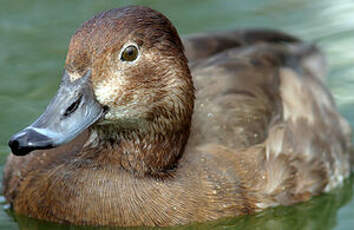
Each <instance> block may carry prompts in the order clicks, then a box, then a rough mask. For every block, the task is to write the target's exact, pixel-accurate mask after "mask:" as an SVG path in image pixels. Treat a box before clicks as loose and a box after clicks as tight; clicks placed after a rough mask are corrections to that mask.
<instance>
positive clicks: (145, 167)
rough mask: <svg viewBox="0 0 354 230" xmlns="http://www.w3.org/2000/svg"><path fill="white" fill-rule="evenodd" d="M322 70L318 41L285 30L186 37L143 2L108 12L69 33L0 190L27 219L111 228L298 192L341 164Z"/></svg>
mask: <svg viewBox="0 0 354 230" xmlns="http://www.w3.org/2000/svg"><path fill="white" fill-rule="evenodd" d="M184 47H185V51H184ZM187 60H189V62H188V61H187ZM324 75H325V61H324V58H323V56H322V54H321V52H320V51H319V50H318V49H317V48H316V47H315V46H314V45H311V44H307V43H304V42H302V41H300V40H299V39H297V38H295V37H293V36H290V35H287V34H284V33H281V32H277V31H269V30H244V31H227V32H219V33H212V34H199V35H194V36H190V37H187V38H185V39H184V40H183V41H182V40H181V39H180V38H179V36H178V34H177V32H176V29H175V28H174V26H173V25H172V24H171V22H170V21H169V20H168V19H167V18H166V17H165V16H164V15H162V14H161V13H159V12H157V11H155V10H152V9H150V8H147V7H142V6H129V7H125V8H120V9H112V10H108V11H105V12H103V13H100V14H98V15H96V16H94V17H93V18H91V19H90V20H88V21H87V22H85V23H84V24H83V25H82V26H81V27H80V28H79V29H78V30H77V31H76V33H75V34H74V35H73V37H72V39H71V42H70V45H69V50H68V55H67V58H66V62H65V67H64V73H63V77H62V82H61V84H60V87H59V90H58V92H57V94H56V96H55V97H54V98H53V99H52V101H51V102H50V104H49V105H48V107H47V108H46V110H45V112H44V113H43V114H42V115H41V116H40V117H39V118H38V119H37V120H36V121H35V122H34V123H33V124H31V125H30V126H28V127H27V128H25V129H23V130H22V131H20V132H18V133H17V134H15V135H14V136H13V137H12V138H11V139H10V141H9V145H10V147H11V150H12V153H13V154H11V155H9V157H8V160H7V163H6V166H5V169H4V179H3V188H4V194H5V197H6V199H7V200H8V202H10V203H11V205H12V207H13V209H14V211H15V212H16V213H19V214H23V215H27V216H30V217H33V218H38V219H43V220H48V221H53V222H59V223H72V224H78V225H117V226H139V225H149V226H167V225H177V224H187V223H190V222H203V221H210V220H215V219H218V218H222V217H231V216H238V215H244V214H251V213H254V212H257V211H261V210H263V209H265V208H268V207H272V206H276V205H290V204H293V203H296V202H301V201H306V200H308V199H309V198H310V197H311V196H314V195H317V194H320V193H321V192H325V191H329V190H331V189H332V188H334V187H335V186H337V185H340V184H341V183H342V181H343V179H344V178H346V177H347V176H348V175H349V174H350V163H349V161H350V159H349V158H350V154H349V150H350V148H351V137H350V136H351V129H350V126H349V125H348V123H347V122H346V121H345V119H343V117H342V116H341V115H340V114H339V113H338V112H337V109H336V105H335V102H334V100H333V97H332V96H331V94H330V93H329V91H328V90H327V89H326V87H325V84H324Z"/></svg>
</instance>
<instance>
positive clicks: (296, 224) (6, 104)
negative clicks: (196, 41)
mask: <svg viewBox="0 0 354 230" xmlns="http://www.w3.org/2000/svg"><path fill="white" fill-rule="evenodd" d="M1 3H2V4H1V7H0V34H1V36H0V50H1V52H0V69H1V74H0V76H1V77H0V79H1V83H0V108H2V109H0V120H1V122H0V170H1V171H2V167H3V165H4V163H5V157H6V155H7V154H8V152H9V149H8V148H7V145H6V142H7V140H8V138H9V137H10V136H11V134H12V133H14V132H15V131H17V130H19V129H20V128H21V127H24V126H25V125H27V124H29V123H31V121H33V120H34V119H35V118H36V117H37V116H38V115H39V114H40V113H41V112H42V111H43V109H44V108H45V105H46V104H47V103H48V101H49V99H50V98H51V97H52V96H53V94H54V92H55V91H56V88H57V85H58V83H59V81H60V76H61V73H62V68H63V62H64V58H65V53H66V49H67V46H68V43H69V39H70V37H71V35H72V33H73V32H74V31H75V29H76V28H77V27H78V26H79V25H80V24H81V23H82V22H84V21H85V20H87V19H88V18H89V17H91V16H93V15H95V14H96V13H97V12H99V11H102V10H104V9H109V8H114V7H120V6H123V5H125V4H126V2H125V1H117V0H106V1H89V0H84V1H82V0H81V1H79V0H73V1H45V0H16V1H12V0H2V1H1ZM130 4H144V5H149V6H151V7H152V8H155V9H157V10H160V11H161V12H163V13H164V14H166V15H167V16H168V17H169V18H170V19H171V20H172V22H173V23H174V24H175V25H176V27H177V29H178V31H179V32H180V33H182V34H188V33H193V32H201V31H208V30H222V29H231V28H244V27H268V28H276V29H281V30H284V31H287V32H290V33H293V34H295V35H298V36H300V37H302V38H304V39H305V40H312V41H315V42H316V43H317V44H318V45H319V46H320V47H321V48H322V50H324V52H325V53H326V55H327V56H328V63H329V70H330V71H329V76H328V81H327V83H328V85H329V87H330V89H331V91H332V92H333V93H334V97H335V99H336V101H337V104H338V107H339V110H340V112H341V113H342V114H343V115H344V116H345V117H346V118H347V119H348V120H349V122H350V123H351V125H352V127H354V93H353V89H354V66H353V60H354V51H353V44H354V40H353V38H354V14H353V12H354V2H353V1H352V0H338V1H333V0H263V1H259V0H249V1H247V2H246V1H229V0H219V1H213V0H194V1H188V0H173V1H172V0H170V1H165V0H154V1H153V0H150V1H148V0H144V1H143V0H135V1H131V2H130ZM0 180H1V175H0ZM353 181H354V179H353V178H351V179H350V180H347V181H346V183H345V185H344V186H343V187H342V188H338V189H337V190H335V191H333V192H331V193H329V194H326V195H322V196H319V197H316V198H314V199H312V200H311V201H309V202H306V203H303V204H299V205H295V206H291V207H277V208H274V209H269V210H267V211H265V212H261V213H259V214H257V215H255V216H246V217H239V218H232V219H227V220H221V221H218V222H212V223H204V224H195V225H190V226H183V227H175V228H172V229H211V228H212V229H333V228H335V229H352V226H354V201H353V200H352V197H353V194H352V189H353V184H354V182H353ZM3 207H4V205H3V200H2V198H1V197H0V229H9V230H13V229H19V228H20V229H29V230H33V229H95V228H92V227H84V228H82V227H73V226H66V225H57V224H52V223H46V222H41V221H37V220H33V219H30V218H26V217H20V216H16V217H15V216H13V213H12V212H11V211H10V210H7V211H6V212H5V211H4V208H3ZM340 207H342V208H340ZM101 229H108V228H101ZM145 229H146V228H145Z"/></svg>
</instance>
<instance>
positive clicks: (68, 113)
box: [63, 95, 82, 117]
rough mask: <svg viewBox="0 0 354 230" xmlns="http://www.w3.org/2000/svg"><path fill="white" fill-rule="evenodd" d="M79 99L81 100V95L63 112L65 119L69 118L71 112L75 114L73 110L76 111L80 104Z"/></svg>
mask: <svg viewBox="0 0 354 230" xmlns="http://www.w3.org/2000/svg"><path fill="white" fill-rule="evenodd" d="M81 99H82V95H80V96H79V98H78V99H77V100H76V101H74V102H73V103H72V104H71V105H70V106H69V107H68V108H67V109H66V110H65V112H64V114H63V115H64V117H67V116H69V115H70V114H72V113H73V112H75V110H77V108H78V107H79V105H80V102H81Z"/></svg>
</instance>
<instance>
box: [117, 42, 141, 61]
mask: <svg viewBox="0 0 354 230" xmlns="http://www.w3.org/2000/svg"><path fill="white" fill-rule="evenodd" d="M137 57H138V48H136V47H135V46H132V45H131V46H128V47H127V48H125V49H124V51H123V53H122V56H121V58H120V59H121V60H122V61H134V60H135V59H136V58H137Z"/></svg>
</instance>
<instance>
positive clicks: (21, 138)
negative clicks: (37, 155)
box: [8, 129, 54, 156]
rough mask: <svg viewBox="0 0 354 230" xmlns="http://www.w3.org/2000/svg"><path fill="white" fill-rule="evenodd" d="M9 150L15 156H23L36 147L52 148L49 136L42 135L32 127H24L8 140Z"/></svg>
mask: <svg viewBox="0 0 354 230" xmlns="http://www.w3.org/2000/svg"><path fill="white" fill-rule="evenodd" d="M8 144H9V146H10V148H11V151H12V153H13V154H14V155H16V156H24V155H27V154H29V153H30V152H32V151H34V150H37V149H50V148H53V147H54V145H53V141H52V139H51V138H49V137H47V136H45V135H42V134H40V133H38V132H36V131H35V130H32V129H24V130H22V131H20V132H18V133H16V134H15V135H13V136H12V137H11V139H10V140H9V143H8Z"/></svg>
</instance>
